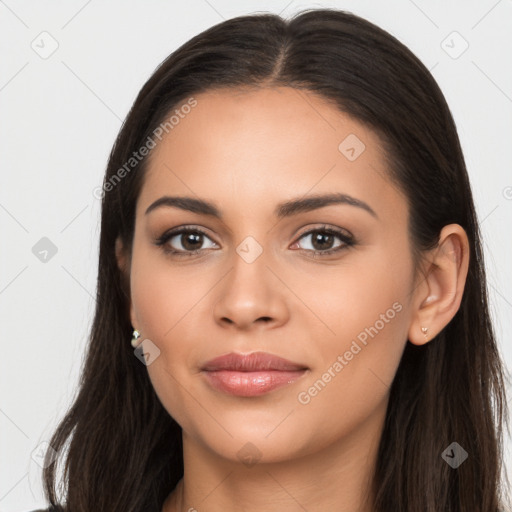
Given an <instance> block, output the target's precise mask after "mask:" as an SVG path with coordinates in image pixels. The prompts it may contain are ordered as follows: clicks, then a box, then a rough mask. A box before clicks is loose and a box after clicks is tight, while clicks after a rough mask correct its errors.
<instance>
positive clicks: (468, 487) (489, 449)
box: [43, 9, 508, 512]
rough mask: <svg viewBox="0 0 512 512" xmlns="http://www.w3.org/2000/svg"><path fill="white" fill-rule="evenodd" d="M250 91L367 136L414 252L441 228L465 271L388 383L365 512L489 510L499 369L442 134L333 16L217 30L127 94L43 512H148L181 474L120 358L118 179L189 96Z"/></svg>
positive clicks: (138, 170)
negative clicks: (293, 103)
mask: <svg viewBox="0 0 512 512" xmlns="http://www.w3.org/2000/svg"><path fill="white" fill-rule="evenodd" d="M260 86H265V87H272V86H288V87H293V88H296V89H302V90H308V91H312V92H315V93H317V94H319V95H321V96H322V97H323V98H325V99H328V100H330V101H332V102H333V104H334V105H335V106H337V108H339V110H340V111H342V112H345V113H347V114H349V115H350V116H352V117H353V118H354V119H356V120H358V121H360V122H362V123H363V124H365V125H366V126H368V127H370V128H371V129H372V130H374V131H375V132H376V133H377V134H378V135H379V136H380V138H381V141H382V143H383V145H384V147H385V149H386V159H387V163H388V166H389V176H390V179H392V180H394V181H395V182H396V183H397V184H398V185H399V186H400V187H401V189H402V190H403V191H404V192H405V194H406V197H407V198H408V203H409V211H410V220H409V225H410V235H411V240H412V241H413V248H414V251H415V253H419V254H421V251H423V250H425V249H427V248H431V247H433V246H435V245H436V244H437V242H438V238H439V233H440V231H441V229H442V227H443V226H445V225H447V224H450V223H457V224H460V225H461V226H462V227H463V228H464V229H465V230H466V233H467V235H468V238H469V243H470V263H469V272H468V276H467V281H466V287H465V290H464V295H463V298H462V303H461V306H460V309H459V311H458V312H457V314H456V315H455V317H454V318H453V319H452V321H451V322H450V323H449V324H448V325H447V326H446V328H445V329H444V330H443V331H442V332H441V333H440V334H439V335H438V336H437V337H436V338H435V339H433V340H432V341H430V342H429V343H427V344H426V345H424V346H421V347H418V346H414V345H412V344H411V343H407V346H406V348H405V351H404V354H403V357H402V360H401V362H400V365H399V368H398V371H397V373H396V376H395V379H394V381H393V384H392V387H391V390H390V397H389V405H388V410H387V417H386V422H385V426H384V431H383V434H382V438H381V443H380V446H379V452H378V460H377V465H376V467H375V474H374V478H373V493H374V503H375V510H376V511H378V512H430V511H432V512H433V511H436V512H439V511H443V512H448V511H450V512H478V511H482V512H497V511H498V510H499V509H500V506H503V502H502V501H501V500H502V499H503V498H504V496H503V494H504V493H503V484H502V483H501V482H502V475H501V473H502V470H503V469H504V468H503V463H502V462H503V460H502V459H503V445H502V442H503V438H502V436H503V426H504V425H505V424H506V426H507V429H508V414H507V402H506V396H505V385H504V378H505V374H504V373H505V371H504V368H503V365H502V362H501V360H500V355H499V352H498V349H497V344H496V340H495V334H494V331H493V326H492V324H491V320H490V316H489V311H488V301H487V290H486V278H485V270H484V261H483V254H482V246H481V238H480V232H479V226H478V222H477V218H476V213H475V208H474V203H473V197H472V193H471V188H470V184H469V180H468V175H467V171H466V166H465V162H464V157H463V154H462V150H461V147H460V143H459V138H458V135H457V131H456V127H455V124H454V121H453V118H452V115H451V113H450V110H449V108H448V106H447V104H446V101H445V99H444V97H443V94H442V92H441V90H440V89H439V87H438V85H437V83H436V82H435V80H434V79H433V77H432V76H431V74H430V73H429V71H428V70H427V69H426V68H425V66H424V65H423V64H422V63H421V62H420V60H419V59H418V58H417V57H415V56H414V55H413V54H412V53H411V51H410V50H408V49H407V48H406V47H405V46H404V45H403V44H401V43H400V42H399V41H398V40H397V39H395V38H394V37H393V36H391V35H390V34H389V33H387V32H386V31H384V30H382V29H381V28H379V27H377V26H375V25H373V24H372V23H370V22H368V21H366V20H364V19H362V18H360V17H358V16H355V15H353V14H351V13H347V12H343V11H339V10H334V9H309V10H306V11H302V12H300V13H298V14H297V15H295V16H294V17H293V18H291V19H290V20H284V19H282V18H280V17H279V16H277V15H273V14H257V15H247V16H240V17H237V18H233V19H230V20H227V21H225V22H222V23H220V24H218V25H216V26H213V27H211V28H209V29H208V30H206V31H204V32H202V33H201V34H199V35H197V36H196V37H194V38H193V39H191V40H190V41H188V42H186V43H185V44H183V45H182V46H181V47H180V48H178V49H177V50H176V51H175V52H173V53H172V54H171V55H170V56H169V57H168V58H167V59H166V60H165V61H164V62H163V63H162V64H161V65H160V66H159V67H158V68H157V70H156V71H155V72H154V74H153V75H152V76H151V77H150V78H149V80H148V81H147V83H146V84H145V85H144V87H143V88H142V90H141V91H140V93H139V95H138V96H137V99H136V100H135V102H134V104H133V106H132V108H131V110H130V112H129V114H128V116H127V118H126V120H125V122H124V124H123V126H122V128H121V131H120V133H119V135H118V137H117V140H116V141H115V144H114V146H113V149H112V152H111V154H110V157H109V161H108V166H107V169H106V173H105V178H104V187H103V188H104V191H103V193H102V196H103V197H102V215H101V236H100V248H99V265H98V282H97V300H96V311H95V316H94V322H93V325H92V331H91V333H90V337H89V343H88V346H87V353H86V355H85V361H84V366H83V368H82V372H81V378H80V382H79V388H78V392H77V396H76V399H75V400H74V402H73V404H72V405H71V407H70V409H69V411H67V413H66V415H65V416H64V418H63V419H62V421H61V422H60V424H59V425H58V427H57V429H56V431H55V433H54V435H53V437H52V438H51V440H50V445H51V447H52V448H53V449H54V450H57V451H58V453H59V458H58V459H57V463H54V464H51V465H49V466H48V467H47V468H46V469H45V470H44V473H43V477H44V486H45V493H46V496H47V498H48V500H49V502H50V503H51V504H52V505H54V506H57V509H58V510H59V509H60V510H66V511H70V512H75V511H81V512H82V511H91V512H98V511H108V512H116V511H119V512H132V511H133V512H139V511H160V510H161V507H162V504H163V502H164V500H165V498H166V496H167V495H168V494H169V493H170V492H171V491H172V490H173V489H174V487H175V486H176V484H177V482H178V480H179V479H180V478H181V477H182V476H183V458H182V457H183V456H182V441H181V428H180V426H179V425H178V424H177V423H176V422H175V421H174V419H173V418H172V417H171V416H170V415H169V413H168V412H167V411H166V410H165V409H164V408H163V406H162V404H161V403H160V401H159V400H158V397H157V395H156V394H155V391H154V389H153V387H152V385H151V382H150V380H149V377H148V373H147V370H146V367H145V366H144V365H143V364H141V362H140V361H139V360H138V359H137V358H136V357H134V355H133V349H132V347H131V345H130V338H131V334H132V326H131V324H130V318H129V280H128V279H127V278H125V277H123V274H121V272H120V271H119V269H118V267H117V263H116V258H115V252H114V247H115V241H116V238H117V237H118V236H120V237H121V239H122V240H123V241H124V246H125V247H128V248H131V246H132V241H133V233H134V223H135V206H136V201H137V198H138V196H139V192H140V190H141V187H142V183H143V177H144V172H145V169H146V167H147V157H144V158H141V159H140V161H139V162H137V164H136V165H135V166H134V167H133V168H127V167H126V163H127V162H129V161H130V158H131V157H132V155H133V153H134V152H136V151H138V149H139V148H141V147H142V146H143V145H144V144H145V143H146V141H147V140H148V138H151V137H154V135H155V130H156V129H157V127H158V126H159V125H160V124H161V123H162V122H163V121H164V120H165V119H166V118H167V117H168V116H169V113H170V112H172V111H173V110H174V109H176V108H177V107H178V106H179V105H181V104H183V103H185V102H186V101H187V100H188V99H190V98H191V97H192V96H193V95H194V94H199V93H201V92H203V91H208V90H213V89H215V88H231V89H234V88H238V87H260ZM123 166H124V169H125V172H124V173H121V172H119V171H120V169H122V168H123ZM121 175H122V177H121V179H119V178H120V176H121ZM452 442H457V443H458V444H459V445H460V446H461V447H462V448H463V449H464V450H465V451H466V452H467V453H468V454H469V457H468V459H467V460H466V461H465V462H464V463H463V464H461V465H460V466H459V467H458V468H456V469H455V468H452V467H450V465H449V464H447V463H446V462H445V460H443V458H442V457H441V454H442V453H443V451H444V450H445V449H446V448H447V447H448V446H449V445H450V444H451V443H452ZM62 465H63V467H62V468H61V469H63V473H62V481H61V484H62V485H61V489H60V491H61V492H60V496H59V489H58V488H57V487H58V485H57V484H58V481H57V480H58V479H57V466H59V467H60V466H62ZM503 480H505V477H503ZM500 503H501V505H500Z"/></svg>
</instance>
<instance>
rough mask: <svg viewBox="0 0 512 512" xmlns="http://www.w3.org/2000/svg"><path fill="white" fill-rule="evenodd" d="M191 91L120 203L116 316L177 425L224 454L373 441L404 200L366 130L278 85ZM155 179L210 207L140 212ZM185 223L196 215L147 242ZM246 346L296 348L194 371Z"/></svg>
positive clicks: (400, 306) (403, 246) (397, 325)
mask: <svg viewBox="0 0 512 512" xmlns="http://www.w3.org/2000/svg"><path fill="white" fill-rule="evenodd" d="M195 100H196V102H197V103H196V104H195V106H194V107H193V108H185V109H182V110H180V107H179V106H178V107H177V109H178V110H179V111H180V113H181V115H179V116H177V117H176V118H175V119H174V123H173V127H172V129H170V128H169V125H168V127H167V131H168V133H165V131H164V137H163V138H162V140H161V141H160V142H159V141H158V139H156V142H157V145H156V147H155V148H154V149H152V151H151V155H150V162H149V167H148V170H147V175H146V176H145V181H144V185H143V188H142V190H141V193H140V196H139V199H138V203H137V210H136V225H135V236H134V242H133V252H132V257H131V267H130V281H131V320H132V325H133V326H134V328H137V329H138V330H139V331H140V332H141V334H142V339H145V340H146V341H145V342H144V347H145V351H148V352H150V353H151V352H152V353H153V359H152V360H151V359H149V361H151V362H150V364H148V366H147V370H148V372H149V376H150V379H151V382H152V384H153V386H154V388H155V391H156V393H157V395H158V397H159V399H160V401H161V402H162V404H163V406H164V407H165V408H166V410H167V411H168V412H169V414H170V415H171V416H172V417H173V418H174V419H175V420H176V421H177V422H178V423H179V424H180V425H181V427H182V428H183V432H184V436H185V438H186V439H187V440H188V441H191V442H193V443H194V444H195V445H198V446H202V447H203V448H204V449H207V450H208V451H210V453H214V454H217V455H218V456H222V457H225V458H227V459H231V460H233V461H240V460H242V461H244V460H245V461H246V462H247V460H254V461H257V460H260V461H263V462H264V461H268V462H270V461H282V460H289V459H293V458H297V457H299V456H303V455H306V454H312V453H315V452H320V451H321V450H322V449H326V448H328V447H332V446H333V443H336V446H338V447H340V449H344V448H342V447H349V446H350V443H348V440H350V439H355V436H359V437H361V436H363V437H365V438H366V439H367V440H368V441H370V440H373V441H377V437H376V436H377V435H378V434H380V430H381V428H382V422H383V421H384V417H385V410H386V405H387V400H388V394H389V387H390V385H391V382H392V380H393V378H394V375H395V372H396V370H397V367H398V364H399V361H400V357H401V355H402V352H403V349H404V346H405V343H406V341H407V333H408V329H409V325H410V323H411V318H412V312H413V300H414V298H413V290H414V268H413V261H412V256H411V247H410V244H409V238H408V208H407V203H406V199H405V197H404V196H403V194H402V193H401V192H400V191H399V190H398V189H397V188H396V187H395V186H394V185H393V184H392V182H391V181H390V180H389V179H388V177H387V176H388V175H387V171H386V168H385V164H384V156H383V153H382V152H381V149H380V147H379V140H378V138H377V136H376V135H375V134H374V133H373V132H372V131H370V130H369V129H367V128H365V127H364V126H363V125H361V124H359V123H358V122H356V121H354V120H353V119H351V118H350V117H348V116H347V115H345V114H343V113H341V112H339V111H338V110H337V109H336V108H335V107H333V106H332V105H330V104H329V103H327V102H326V101H325V100H323V99H321V98H319V97H318V96H316V95H314V94H312V93H309V92H308V93H306V92H304V91H297V90H295V89H292V88H287V87H285V88H277V89H276V88H274V89H261V90H257V91H255V90H252V91H247V90H246V91H243V92H242V91H241V90H237V91H233V90H231V91H228V90H224V91H221V92H219V91H217V92H208V93H203V94H200V95H197V96H195ZM184 103H186V102H184ZM185 112H187V113H185ZM176 119H178V121H176ZM334 195H337V196H338V197H339V198H341V200H340V202H327V201H326V202H325V203H323V202H322V200H319V201H318V202H317V203H316V204H315V203H312V202H309V203H308V202H306V201H308V199H310V198H312V197H324V196H332V197H334ZM164 196H169V197H174V198H176V197H180V198H184V197H187V198H192V199H194V200H195V201H198V202H199V201H204V202H207V203H209V204H211V205H213V206H214V208H215V210H216V212H217V214H218V215H213V214H212V213H213V212H212V211H209V213H203V212H201V211H200V210H202V209H203V208H198V207H197V205H198V204H199V203H196V204H195V205H192V206H195V207H194V208H192V209H191V210H189V209H187V208H186V204H187V203H186V202H184V201H182V202H181V206H182V207H179V205H177V204H176V203H174V206H172V205H171V204H170V203H171V201H169V202H168V204H167V205H166V204H165V203H163V204H161V205H160V206H157V207H154V208H153V209H151V211H150V212H148V213H147V210H148V208H149V207H150V206H151V205H152V204H153V203H154V202H155V201H158V200H159V199H161V198H163V197H164ZM295 202H298V203H297V204H296V205H295ZM302 202H305V203H304V204H303V203H302ZM301 205H302V206H301ZM308 205H309V206H308ZM192 210H194V211H192ZM185 227H186V228H190V229H191V230H194V229H198V230H200V233H197V231H196V232H192V233H189V234H187V233H185V234H183V233H182V234H177V235H176V234H175V235H172V236H170V237H168V238H167V239H166V240H165V242H164V244H163V245H158V244H157V241H158V239H159V238H161V237H162V236H163V235H165V234H166V233H168V232H169V231H170V230H172V229H174V228H185ZM325 229H328V230H330V231H327V232H326V231H325ZM201 233H204V234H201ZM166 250H168V251H169V252H166ZM172 250H174V251H176V253H178V254H173V253H172V252H170V251H172ZM197 250H198V252H197ZM329 250H331V252H330V253H328V251H329ZM194 251H196V253H194ZM314 251H317V254H315V253H314ZM190 253H192V254H190ZM149 340H151V341H150V342H149ZM158 350H159V351H160V352H159V353H158ZM253 352H265V353H268V354H271V355H274V356H278V357H281V358H284V359H286V360H288V361H291V362H293V363H295V364H296V365H297V366H296V367H292V368H291V370H290V372H289V373H284V372H282V371H281V372H280V371H277V370H272V369H270V370H268V368H271V367H267V371H266V372H265V371H262V370H261V369H260V371H259V372H254V373H250V372H247V371H245V372H236V371H233V369H232V370H231V371H229V370H224V371H223V372H221V371H218V372H217V373H215V372H213V371H205V364H206V363H207V362H208V361H210V360H212V359H214V358H217V357H218V356H222V355H225V354H229V353H237V354H242V355H244V354H250V353H253ZM141 364H142V363H141ZM297 368H301V369H303V370H302V371H298V370H297ZM244 369H245V370H247V368H244ZM304 369H305V370H304ZM244 373H245V375H244ZM272 379H274V380H272ZM288 381H290V382H289V383H288ZM269 382H274V383H276V382H277V383H279V385H277V386H276V387H272V386H269ZM219 383H220V384H219ZM345 441H347V443H345ZM248 443H250V444H248ZM329 449H331V448H329Z"/></svg>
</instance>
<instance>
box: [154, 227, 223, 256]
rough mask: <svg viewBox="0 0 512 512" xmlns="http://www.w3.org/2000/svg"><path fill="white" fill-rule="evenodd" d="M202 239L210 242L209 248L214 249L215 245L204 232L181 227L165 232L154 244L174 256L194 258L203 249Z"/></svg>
mask: <svg viewBox="0 0 512 512" xmlns="http://www.w3.org/2000/svg"><path fill="white" fill-rule="evenodd" d="M204 238H207V239H208V240H210V242H211V244H212V245H211V246H210V247H209V248H212V247H215V246H216V245H217V244H216V243H215V242H213V241H212V240H211V239H210V238H209V237H208V236H207V235H206V233H205V232H204V231H202V230H201V229H199V228H191V227H188V228H187V227H185V228H184V227H181V228H177V229H174V230H171V231H167V232H165V233H164V234H163V235H162V236H160V237H159V238H158V239H157V241H156V242H155V243H156V245H158V246H161V248H162V250H163V251H164V252H165V253H167V254H171V255H175V256H194V255H195V254H198V253H200V252H201V251H202V250H203V248H201V246H202V245H203V243H204Z"/></svg>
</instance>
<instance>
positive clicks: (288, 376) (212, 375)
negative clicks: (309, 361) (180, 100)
mask: <svg viewBox="0 0 512 512" xmlns="http://www.w3.org/2000/svg"><path fill="white" fill-rule="evenodd" d="M305 373H306V370H297V371H278V370H273V371H272V370H271V371H264V370H262V371H255V372H237V371H231V370H218V371H206V372H204V374H205V376H206V379H207V380H208V382H209V383H210V385H211V386H213V387H214V388H215V389H218V390H219V391H223V392H224V393H228V394H230V395H236V396H258V395H264V394H265V393H269V392H270V391H273V390H274V389H278V388H281V387H283V386H286V385H287V384H291V383H292V382H295V381H296V380H297V379H299V378H300V377H302V375H304V374H305Z"/></svg>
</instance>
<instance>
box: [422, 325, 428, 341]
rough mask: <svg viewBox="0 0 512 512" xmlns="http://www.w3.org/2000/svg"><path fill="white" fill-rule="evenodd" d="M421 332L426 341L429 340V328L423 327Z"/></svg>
mask: <svg viewBox="0 0 512 512" xmlns="http://www.w3.org/2000/svg"><path fill="white" fill-rule="evenodd" d="M421 332H422V333H423V336H425V339H427V332H428V327H422V328H421Z"/></svg>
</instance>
